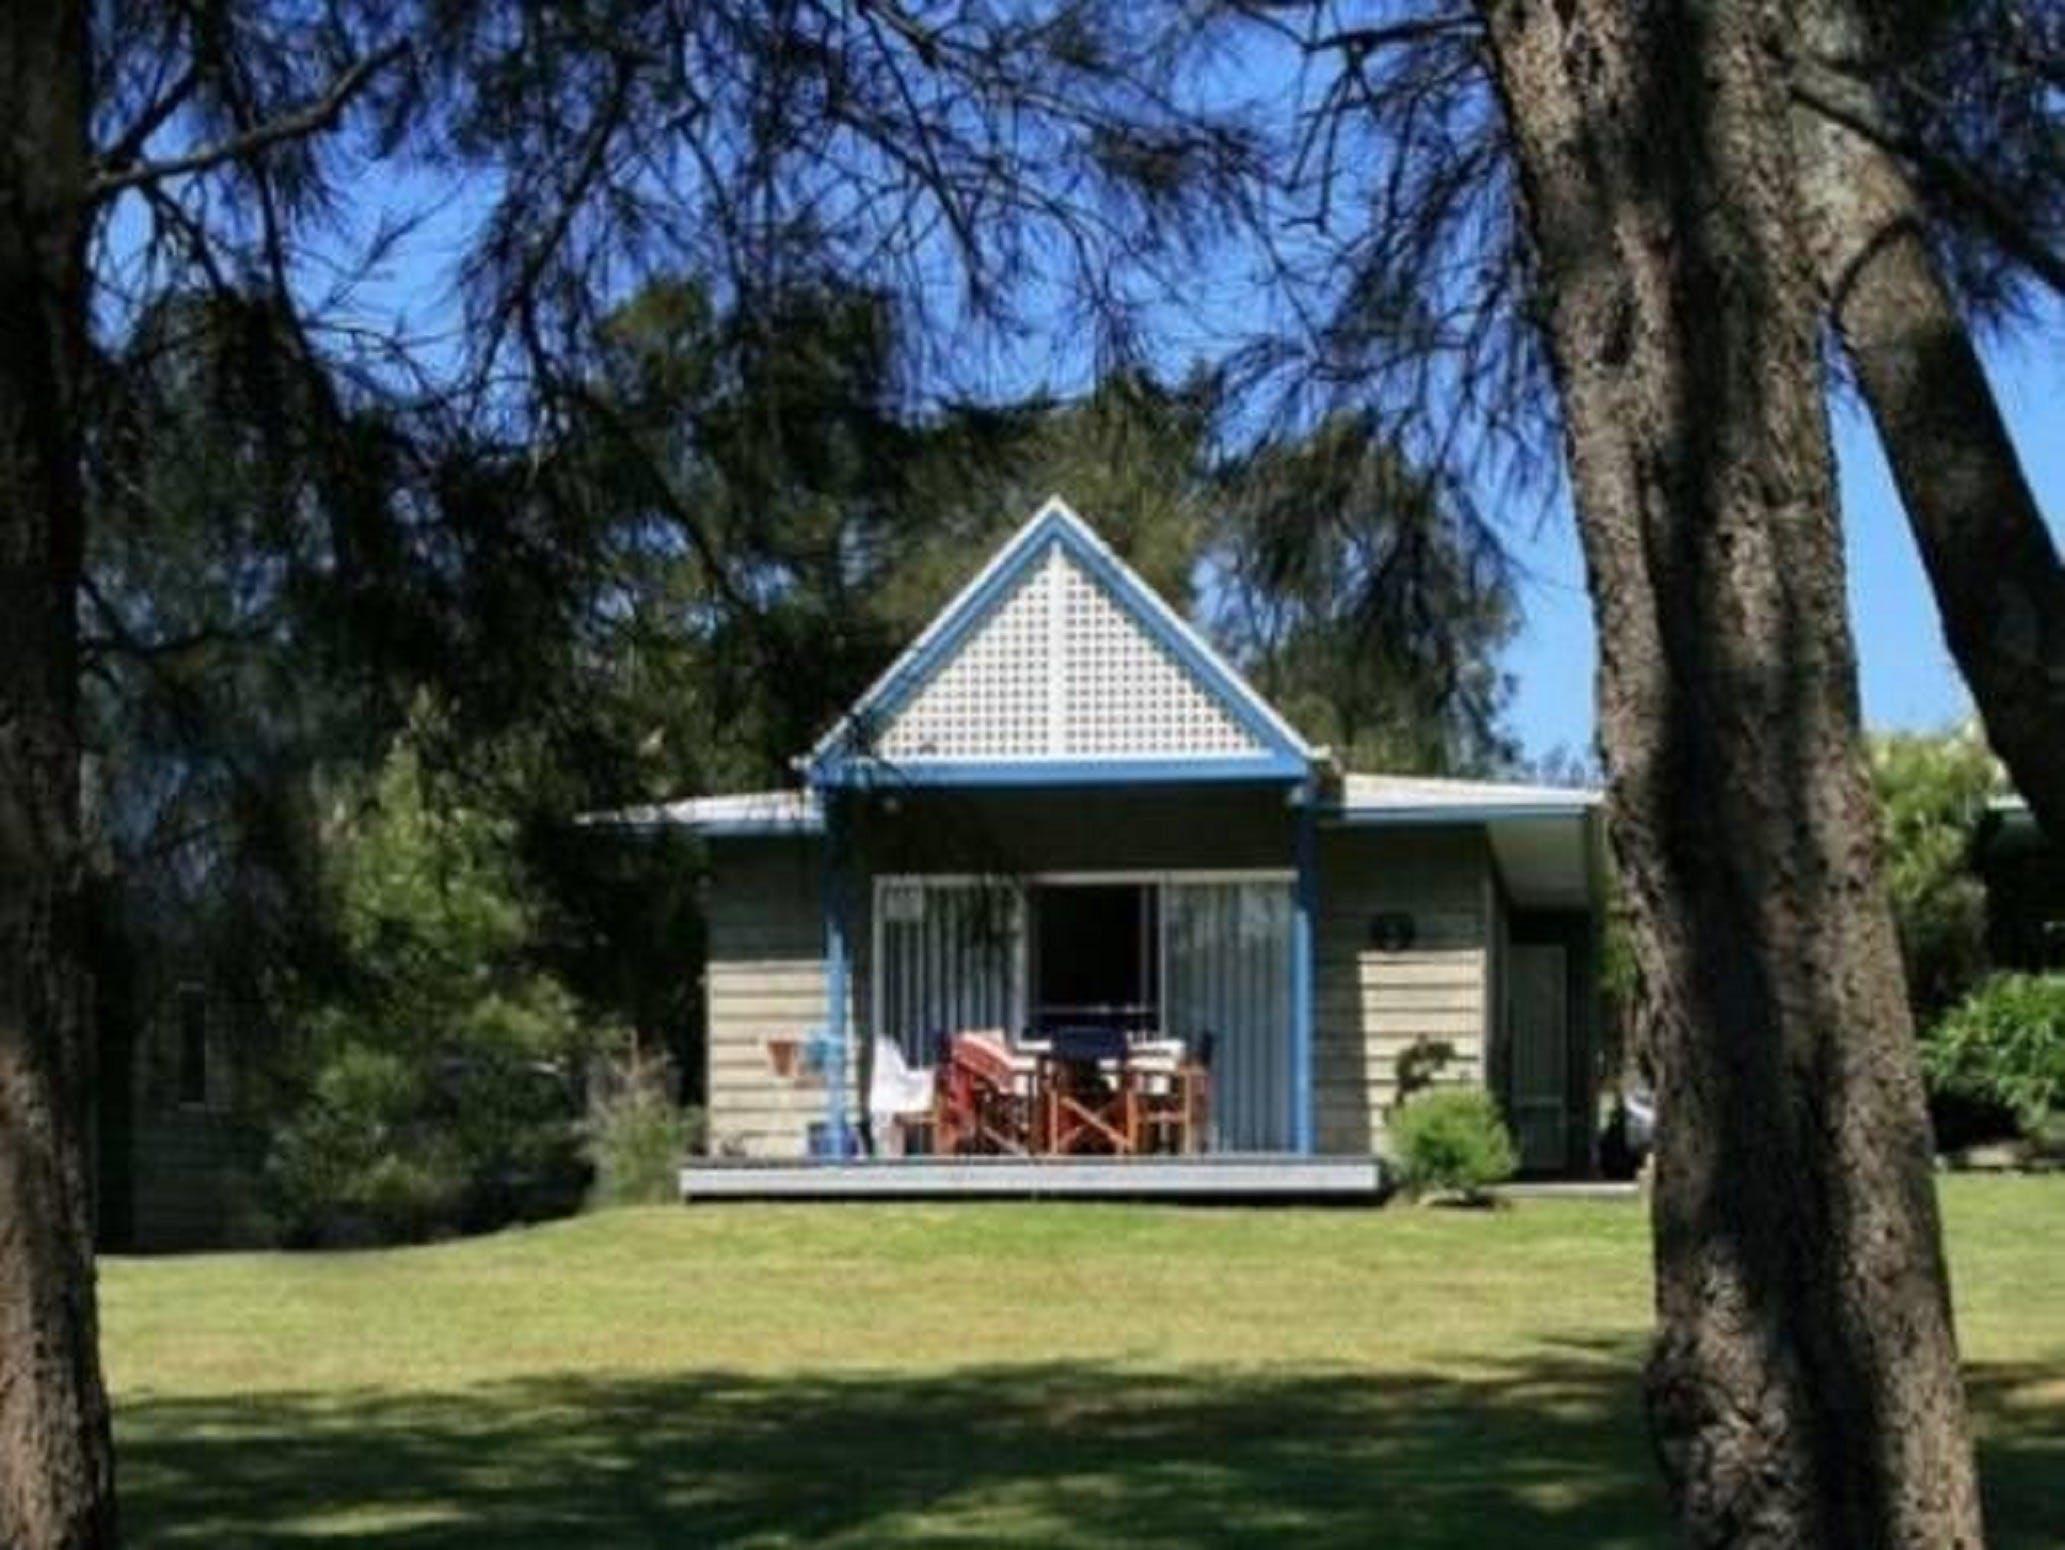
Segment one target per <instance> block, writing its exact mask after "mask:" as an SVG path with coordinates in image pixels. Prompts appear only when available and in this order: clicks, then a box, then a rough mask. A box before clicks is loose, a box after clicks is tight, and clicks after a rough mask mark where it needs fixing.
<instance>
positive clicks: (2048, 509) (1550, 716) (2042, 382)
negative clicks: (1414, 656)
mask: <svg viewBox="0 0 2065 1550" xmlns="http://www.w3.org/2000/svg"><path fill="white" fill-rule="evenodd" d="M2060 322H2061V320H2060V319H2058V318H2055V317H2047V318H2045V319H2043V320H2042V326H2040V327H2038V328H2035V329H2032V330H2030V331H2028V332H2027V333H2026V334H2024V335H2023V336H2022V338H2021V339H2020V341H2019V342H2016V343H2010V344H2005V345H2002V346H1999V347H1997V348H1995V349H1993V350H1992V351H1991V352H1990V353H1989V358H1988V367H1989V370H1990V374H1991V376H1992V379H1993V384H1994V390H1995V392H1996V393H1997V394H1998V395H1999V397H2000V400H2001V409H2002V412H2003V413H2004V414H2005V415H2006V416H2007V420H2008V426H2009V429H2010V430H2011V431H2012V432H2013V434H2014V437H2015V444H2016V446H2017V448H2018V449H2019V450H2020V451H2021V454H2022V461H2023V467H2024V468H2025V469H2026V470H2027V472H2028V474H2029V477H2030V480H2031V482H2032V483H2033V484H2034V485H2035V487H2036V496H2037V500H2038V502H2039V503H2040V504H2041V505H2042V507H2043V509H2044V511H2045V513H2046V514H2047V515H2048V516H2049V518H2050V523H2051V530H2052V532H2054V533H2057V534H2059V535H2060V538H2061V541H2065V356H2061V355H2060V353H2059V352H2058V351H2057V350H2056V349H2055V348H2054V346H2055V343H2056V340H2057V338H2058V333H2057V330H2058V327H2059V325H2060ZM1835 438H1836V457H1837V460H1838V463H1839V465H1840V471H1841V477H1842V493H1843V521H1844V527H1845V534H1846V538H1847V545H1848V549H1849V561H1850V578H1849V579H1850V618H1851V624H1852V628H1853V629H1854V630H1855V631H1856V635H1857V655H1858V666H1859V671H1860V674H1861V677H1862V679H1863V690H1864V716H1865V720H1866V722H1867V723H1868V724H1869V725H1870V726H1872V727H1874V728H1881V729H1883V728H1895V727H1899V728H1935V727H1940V726H1943V725H1944V724H1946V723H1948V722H1951V721H1955V720H1957V719H1959V718H1961V717H1963V716H1964V715H1966V714H1967V713H1968V712H1969V710H1970V704H1971V702H1970V700H1969V699H1968V698H1967V696H1966V694H1965V689H1964V683H1963V680H1962V679H1960V678H1959V677H1958V672H1957V668H1956V666H1955V665H1954V664H1953V663H1952V661H1951V659H1950V651H1949V648H1948V647H1946V646H1945V645H1944V643H1943V631H1942V628H1941V626H1940V625H1939V624H1938V622H1937V617H1936V604H1935V601H1934V599H1933V598H1932V597H1931V596H1930V593H1929V583H1928V578H1927V577H1926V576H1925V575H1924V574H1923V572H1922V566H1921V561H1920V559H1919V558H1918V557H1917V555H1916V552H1915V547H1914V541H1913V539H1911V538H1910V537H1909V536H1908V532H1907V520H1906V518H1905V516H1904V515H1903V514H1902V512H1901V508H1900V502H1899V498H1898V496H1896V495H1895V493H1894V490H1893V482H1892V477H1891V475H1890V474H1889V473H1888V472H1887V469H1886V463H1885V458H1884V457H1883V456H1882V455H1881V454H1880V452H1879V447H1878V441H1877V438H1876V437H1875V436H1874V435H1873V433H1872V428H1871V424H1870V422H1869V420H1867V419H1866V418H1865V416H1864V414H1863V412H1862V409H1861V408H1860V406H1858V405H1857V404H1856V403H1855V402H1854V401H1846V402H1842V403H1839V404H1838V406H1837V408H1836V413H1835ZM1510 537H1511V542H1512V546H1513V550H1514V552H1515V554H1516V556H1517V557H1518V558H1519V559H1520V560H1521V561H1522V563H1523V565H1524V566H1525V568H1526V569H1527V570H1528V572H1529V573H1530V574H1529V576H1528V578H1527V579H1526V580H1525V581H1524V582H1523V583H1522V588H1521V598H1522V602H1523V604H1524V606H1525V608H1526V614H1527V618H1526V623H1525V625H1524V627H1523V628H1522V630H1521V633H1520V635H1519V637H1518V638H1517V639H1516V640H1515V641H1514V643H1513V645H1512V647H1511V648H1510V649H1509V651H1508V653H1507V657H1506V667H1507V670H1508V671H1509V672H1510V673H1511V674H1512V675H1513V676H1514V678H1515V679H1516V681H1517V694H1516V696H1515V701H1514V705H1513V717H1512V722H1513V727H1514V730H1515V731H1516V732H1517V733H1518V734H1519V736H1520V739H1521V741H1522V743H1523V745H1524V746H1525V748H1526V750H1527V751H1528V752H1529V753H1530V754H1536V755H1539V754H1543V753H1546V752H1548V751H1549V750H1550V749H1553V748H1556V747H1558V746H1559V745H1561V746H1564V747H1567V748H1569V749H1571V750H1572V751H1574V752H1583V751H1585V750H1588V749H1589V748H1590V746H1591V739H1592V725H1593V722H1592V666H1593V661H1594V656H1593V645H1592V618H1591V608H1590V605H1589V604H1588V603H1587V601H1586V599H1585V589H1584V569H1583V564H1582V561H1581V560H1580V558H1579V555H1578V550H1577V538H1576V534H1575V532H1574V530H1573V529H1572V526H1571V520H1570V511H1569V506H1568V504H1567V503H1562V502H1559V504H1558V505H1557V506H1556V508H1555V509H1554V510H1553V511H1552V512H1551V513H1550V514H1549V515H1548V517H1547V518H1546V519H1545V520H1544V521H1542V522H1541V523H1539V524H1535V523H1533V522H1531V521H1530V522H1529V523H1527V524H1525V525H1521V524H1516V525H1515V527H1514V528H1513V529H1512V530H1511V534H1510ZM2061 735H2065V734H2061Z"/></svg>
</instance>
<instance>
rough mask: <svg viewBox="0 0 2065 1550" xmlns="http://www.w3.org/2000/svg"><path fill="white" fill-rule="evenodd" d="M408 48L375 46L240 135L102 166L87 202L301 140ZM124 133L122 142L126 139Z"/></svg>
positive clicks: (316, 130) (332, 117) (88, 191)
mask: <svg viewBox="0 0 2065 1550" xmlns="http://www.w3.org/2000/svg"><path fill="white" fill-rule="evenodd" d="M407 51H408V44H407V43H406V42H405V41H402V40H399V39H398V40H396V41H395V42H393V43H390V44H388V45H387V47H385V48H383V49H381V50H379V51H378V52H377V53H372V54H368V55H366V56H365V57H363V58H362V59H360V60H358V61H357V62H356V63H354V64H353V65H352V66H351V67H350V68H349V69H347V70H346V71H344V73H343V74H341V75H339V76H338V77H337V78H336V79H335V80H334V81H332V82H331V83H330V87H329V89H328V90H327V91H325V92H324V93H323V94H322V95H321V96H320V97H317V98H316V99H314V100H313V101H311V102H309V103H307V104H305V105H304V106H302V107H300V108H297V109H295V110H294V111H293V112H291V113H286V114H283V115H281V116H280V117H278V118H274V119H268V120H267V121H266V122H264V123H262V124H256V125H254V126H252V127H251V128H250V129H248V130H245V131H244V132H243V133H241V134H236V135H231V136H230V137H229V138H228V139H226V140H218V141H216V142H215V143H214V144H213V145H204V146H202V147H200V148H199V149H198V150H194V151H190V152H188V153H187V154H186V155H184V156H175V157H172V158H171V159H169V160H167V161H150V162H145V161H133V162H130V163H129V164H127V165H115V166H111V167H109V168H107V169H106V170H104V171H102V172H101V173H100V174H99V175H97V176H96V177H94V178H93V179H92V181H90V182H89V183H88V184H87V185H86V197H87V199H88V200H89V201H95V202H97V201H99V200H103V199H106V198H108V197H109V196H111V195H114V194H119V193H121V192H122V191H123V190H124V189H130V188H140V187H143V186H144V185H146V184H151V183H157V182H160V181H162V180H164V179H166V178H176V177H185V176H187V175H189V174H191V173H196V172H206V171H207V170H208V169H209V168H211V167H219V166H222V165H223V164H224V163H226V162H233V161H245V160H248V159H249V158H251V157H253V156H255V155H257V154H258V153H259V152H260V151H263V150H265V149H266V148H267V147H269V146H274V145H279V144H281V143H283V142H285V141H288V140H299V139H303V138H305V137H307V136H309V135H312V134H319V133H321V132H322V131H323V130H326V129H328V128H330V127H331V126H332V125H334V124H335V123H336V122H337V120H338V118H339V117H341V116H342V115H343V112H344V110H345V108H346V107H348V106H349V105H350V103H351V100H352V98H354V97H356V96H357V95H358V94H359V92H360V91H361V90H362V89H363V88H364V87H365V85H366V83H367V82H368V81H369V80H371V79H372V78H373V76H374V75H375V74H376V73H377V72H378V71H379V70H381V69H382V68H383V67H384V66H386V65H387V64H389V63H391V62H392V61H394V60H396V59H398V58H400V57H401V56H402V55H403V54H404V53H406V52H407ZM127 138H128V137H125V143H126V139H127Z"/></svg>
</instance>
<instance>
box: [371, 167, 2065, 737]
mask: <svg viewBox="0 0 2065 1550" xmlns="http://www.w3.org/2000/svg"><path fill="white" fill-rule="evenodd" d="M455 194H456V195H457V197H454V195H455ZM483 204H484V199H483V198H481V197H471V198H469V197H468V194H467V191H465V190H454V189H453V188H451V187H449V186H441V185H436V184H434V183H431V182H429V181H428V180H425V179H421V178H418V177H404V178H402V179H399V180H396V181H394V182H391V183H389V184H388V185H386V186H384V187H383V190H382V196H380V197H376V198H374V199H372V200H369V201H366V202H365V206H364V208H360V209H356V210H355V212H354V213H355V214H356V215H357V217H358V218H359V219H360V220H361V221H363V222H367V223H370V220H371V218H372V216H373V215H374V214H376V213H378V212H379V211H381V210H387V211H390V212H392V211H395V210H397V209H400V210H407V211H409V212H411V213H415V214H425V213H427V216H428V218H427V219H426V220H425V221H424V224H423V225H422V226H421V227H420V228H419V229H418V230H417V232H416V233H415V235H414V237H413V239H412V240H411V241H410V242H408V243H405V244H404V245H403V247H402V249H401V250H400V251H399V252H398V253H397V254H395V255H394V256H393V257H392V258H391V259H390V261H389V262H388V263H387V264H386V265H385V266H383V267H382V269H381V270H380V271H378V272H377V273H376V275H375V276H373V277H371V279H370V283H369V284H368V285H367V286H366V287H365V288H364V290H363V291H362V292H361V296H360V300H361V302H362V303H363V304H364V305H366V307H367V309H368V310H369V311H370V312H371V313H373V314H376V315H380V314H400V315H403V316H406V317H407V318H408V320H409V324H410V325H411V326H412V327H413V328H414V329H417V330H426V331H428V332H429V333H430V334H432V335H437V336H441V337H442V338H443V339H444V340H445V341H447V343H448V342H449V341H450V340H451V338H452V330H454V329H456V327H457V326H458V322H459V317H458V311H459V309H458V306H457V299H456V296H455V294H454V291H453V288H452V280H453V265H454V263H455V261H456V259H457V257H458V256H459V254H460V253H461V252H462V251H463V247H464V234H465V232H466V231H467V228H468V226H469V224H470V222H471V221H472V220H474V219H477V218H478V216H479V214H480V213H481V206H482V205H483ZM345 245H346V246H348V244H345ZM1198 280H1199V282H1200V283H1199V290H1200V293H1201V295H1202V293H1205V292H1211V291H1214V290H1215V289H1216V288H1217V286H1218V285H1220V284H1222V283H1223V284H1224V285H1225V286H1226V290H1225V291H1224V293H1223V294H1218V295H1214V296H1212V298H1211V299H1209V300H1200V301H1199V302H1198V303H1197V311H1198V312H1199V313H1201V314H1204V315H1208V316H1210V315H1216V321H1215V325H1214V326H1218V325H1225V324H1228V323H1231V324H1232V325H1234V326H1235V332H1238V331H1239V327H1240V326H1244V325H1251V324H1252V323H1253V321H1254V320H1253V319H1251V318H1248V317H1247V316H1245V313H1246V312H1247V310H1249V309H1251V308H1252V307H1253V306H1254V305H1255V300H1254V298H1255V294H1256V292H1255V289H1254V283H1253V280H1252V278H1251V277H1249V276H1246V275H1244V274H1241V273H1238V272H1235V271H1229V272H1228V273H1227V274H1226V275H1221V276H1211V275H1209V274H1202V275H1200V276H1199V277H1198ZM1179 332H1180V330H1179ZM1208 333H1209V330H1208ZM2061 337H2065V308H2054V309H2051V310H2049V311H2047V312H2045V313H2044V314H2043V315H2041V316H2040V317H2039V318H2038V319H2037V321H2036V324H2035V326H2033V327H2029V328H2025V329H2023V330H2022V331H2021V332H2020V333H2019V334H2018V335H2017V336H2016V337H2015V338H2014V339H2012V340H2004V341H1996V342H1994V343H1993V344H1992V345H1991V346H1990V348H1989V350H1988V367H1989V371H1990V375H1991V377H1992V380H1993V383H1994V387H1995V391H1996V393H1997V394H1998V395H1999V398H2000V402H2001V408H2002V411H2003V413H2004V414H2005V415H2006V417H2007V421H2008V425H2009V429H2010V431H2011V432H2012V434H2013V435H2014V438H2015V442H2016V446H2017V448H2018V449H2019V451H2020V453H2021V455H2022V460H2023V466H2024V468H2025V469H2026V471H2027V472H2028V475H2029V477H2030V479H2031V481H2032V482H2033V484H2034V485H2035V488H2036V495H2037V499H2038V502H2039V504H2040V505H2041V506H2042V507H2043V509H2044V511H2045V512H2046V513H2047V514H2048V516H2049V519H2050V523H2051V527H2052V531H2053V532H2054V533H2057V534H2059V535H2060V540H2061V542H2065V352H2060V351H2059V350H2057V349H2056V344H2057V342H2058V340H2059V339H2060V338H2061ZM1166 343H1167V345H1168V346H1169V348H1168V349H1167V353H1166V354H1165V355H1164V356H1163V364H1164V365H1167V364H1168V363H1169V362H1172V361H1176V360H1179V359H1182V358H1185V357H1186V356H1187V355H1188V354H1190V353H1191V352H1192V351H1193V350H1196V349H1199V348H1201V347H1202V345H1203V343H1204V340H1203V339H1184V340H1182V341H1181V342H1180V343H1178V342H1176V341H1175V340H1170V341H1167V342H1166ZM1006 353H1007V354H1008V355H1010V356H1012V357H1013V359H1012V360H1011V362H1010V364H1009V366H1008V368H1007V369H1006V370H1005V371H1003V372H1002V373H1001V375H1002V376H1004V377H1008V378H1011V379H1013V386H1014V387H1015V388H1017V389H1018V390H1020V391H1030V390H1032V389H1033V388H1035V387H1045V388H1047V389H1049V390H1057V391H1067V390H1068V389H1069V388H1070V387H1071V386H1076V387H1080V386H1081V385H1083V382H1082V381H1081V380H1075V381H1071V380H1070V379H1084V378H1087V376H1088V375H1089V372H1088V369H1087V367H1088V363H1087V362H1085V361H1084V360H1083V359H1082V358H1081V350H1080V348H1079V346H1076V345H1072V344H1071V343H1070V342H1069V341H1068V335H1067V334H1066V332H1065V331H1061V330H1057V331H1056V333H1055V334H1054V336H1052V337H1046V338H1037V337H1036V338H1032V339H1027V340H1022V341H1020V342H1019V345H1018V347H1017V349H1016V350H1014V351H1007V352H1006ZM998 390H999V391H1003V389H1002V388H1001V386H1000V387H999V389H998ZM1834 429H1835V439H1836V454H1837V459H1838V463H1839V468H1840V475H1841V482H1842V497H1843V517H1844V524H1845V532H1846V537H1847V544H1848V551H1849V583H1850V587H1849V590H1850V609H1851V619H1852V624H1853V628H1854V629H1855V632H1856V636H1857V648H1858V658H1859V667H1860V673H1861V677H1862V687H1863V697H1864V714H1865V720H1866V723H1867V725H1869V726H1870V727H1872V728H1874V729H1890V728H1906V729H1934V728H1940V727H1943V726H1945V725H1947V724H1949V723H1951V722H1954V721H1956V720H1958V719H1960V718H1962V717H1964V716H1965V715H1967V714H1969V710H1970V701H1969V699H1968V698H1967V696H1966V694H1965V690H1964V686H1963V682H1962V680H1961V679H1960V678H1959V676H1958V673H1957V669H1956V667H1955V666H1954V664H1953V663H1952V662H1951V659H1950V654H1949V651H1948V648H1947V647H1946V646H1945V645H1944V642H1943V633H1942V629H1941V627H1940V625H1939V624H1938V622H1937V617H1936V608H1935V603H1934V600H1933V599H1932V598H1931V596H1930V593H1929V587H1928V580H1927V578H1926V577H1925V576H1924V574H1923V573H1922V568H1921V563H1920V560H1919V559H1918V557H1917V555H1916V552H1915V547H1914V543H1913V540H1912V539H1911V538H1910V537H1909V536H1908V533H1907V528H1906V520H1905V518H1904V516H1903V514H1902V512H1901V508H1900V504H1899V500H1898V497H1897V496H1896V494H1895V493H1894V490H1893V485H1892V480H1891V477H1890V475H1889V474H1888V472H1887V469H1886V466H1885V460H1884V458H1883V456H1882V455H1881V454H1880V451H1879V448H1878V443H1877V439H1876V437H1875V436H1874V434H1873V432H1872V429H1871V426H1870V423H1869V421H1868V420H1867V419H1866V418H1865V416H1864V414H1863V412H1862V410H1861V407H1860V406H1859V405H1857V404H1856V403H1855V401H1854V400H1852V399H1849V398H1848V397H1847V396H1846V397H1844V398H1842V399H1840V400H1839V401H1838V403H1837V404H1836V406H1835V411H1834ZM1507 509H1508V510H1509V511H1510V512H1511V513H1512V515H1511V519H1510V521H1508V522H1507V523H1505V524H1504V536H1505V538H1506V540H1507V542H1508V544H1509V546H1510V549H1511V552H1512V553H1513V555H1514V557H1515V558H1516V560H1518V562H1519V565H1520V570H1521V572H1522V580H1521V583H1520V590H1521V603H1522V607H1523V610H1524V622H1523V625H1522V628H1521V630H1520V633H1519V634H1518V636H1517V637H1516V638H1515V640H1514V641H1513V643H1512V644H1511V646H1510V647H1509V648H1508V650H1507V652H1506V657H1505V667H1506V670H1507V672H1508V673H1509V674H1510V675H1511V676H1512V678H1513V680H1514V683H1515V697H1514V701H1513V704H1512V707H1511V714H1510V725H1511V727H1512V730H1513V731H1514V733H1515V734H1516V736H1517V737H1518V739H1519V741H1520V744H1521V747H1522V749H1523V751H1524V752H1525V753H1526V754H1527V755H1530V756H1534V757H1539V756H1542V755H1545V754H1548V753H1550V752H1551V751H1554V750H1558V749H1562V750H1566V751H1568V752H1570V753H1574V754H1579V755H1582V754H1586V753H1588V752H1589V751H1590V749H1591V744H1592V733H1593V709H1592V671H1593V663H1594V646H1593V638H1592V620H1591V608H1590V604H1589V602H1588V601H1587V599H1586V596H1585V590H1584V572H1583V566H1582V562H1581V560H1580V558H1579V555H1578V550H1577V540H1576V534H1575V531H1574V529H1573V526H1572V521H1571V515H1570V509H1569V505H1568V500H1567V497H1565V496H1561V495H1559V496H1557V497H1556V498H1555V500H1554V502H1553V504H1551V505H1550V506H1549V507H1548V508H1547V509H1546V510H1544V509H1543V505H1542V503H1541V502H1540V500H1539V498H1538V497H1535V496H1522V497H1517V498H1515V499H1514V500H1513V501H1512V503H1511V504H1510V505H1509V506H1508V508H1507Z"/></svg>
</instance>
